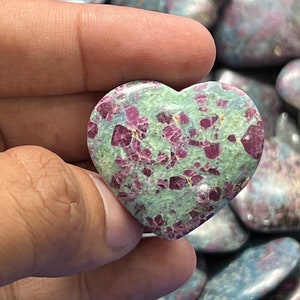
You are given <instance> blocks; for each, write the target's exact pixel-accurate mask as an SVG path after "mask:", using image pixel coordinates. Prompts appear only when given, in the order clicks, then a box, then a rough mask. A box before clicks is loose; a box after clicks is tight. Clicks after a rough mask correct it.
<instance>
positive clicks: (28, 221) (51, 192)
mask: <svg viewBox="0 0 300 300" xmlns="http://www.w3.org/2000/svg"><path fill="white" fill-rule="evenodd" d="M5 154H7V156H8V160H6V163H7V164H9V165H10V167H9V168H10V170H9V171H10V172H9V174H8V178H7V179H6V181H5V182H4V187H5V190H6V194H5V195H4V194H2V196H3V195H4V196H6V197H9V201H10V202H11V204H10V205H11V206H12V207H13V208H14V209H13V210H14V214H15V219H17V220H18V222H19V223H22V224H23V226H24V228H26V238H27V239H29V240H30V243H29V244H30V245H29V244H28V247H29V248H30V249H31V250H30V251H31V253H32V255H31V257H33V258H34V259H33V266H32V269H33V270H34V273H35V274H39V273H40V272H42V271H40V270H39V266H43V267H45V262H41V260H43V259H44V258H45V257H46V258H47V262H46V264H49V265H51V264H52V262H53V259H55V258H57V256H59V257H60V259H61V258H62V257H64V256H67V255H68V256H70V255H72V251H73V253H74V252H75V251H76V248H77V247H78V245H76V240H78V242H79V239H78V238H77V239H76V236H77V237H78V236H80V235H82V232H83V231H84V225H85V223H84V222H85V218H83V216H84V215H83V214H84V213H85V207H84V201H82V199H83V196H82V194H81V192H80V189H79V188H78V184H77V180H76V178H75V176H74V175H73V173H72V171H71V170H70V168H68V167H67V164H65V163H64V162H63V161H62V160H61V159H60V158H59V157H58V156H57V155H56V154H54V153H52V152H50V151H48V150H45V149H43V148H40V147H18V148H14V149H10V150H8V151H6V152H5ZM0 167H1V158H0ZM0 181H1V179H0ZM2 184H3V182H0V186H1V185H2ZM1 198H2V197H1V192H0V201H1ZM3 198H4V197H3ZM3 198H2V199H3ZM6 201H7V200H6ZM66 244H68V245H72V246H68V247H67V250H66V251H64V249H65V247H64V245H66ZM60 246H61V247H60ZM67 252H68V253H67ZM41 253H42V254H43V255H41ZM51 258H52V259H51Z"/></svg>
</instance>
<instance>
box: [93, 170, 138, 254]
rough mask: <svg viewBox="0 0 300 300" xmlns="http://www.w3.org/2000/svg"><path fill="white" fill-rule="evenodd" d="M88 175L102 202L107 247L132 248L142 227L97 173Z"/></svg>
mask: <svg viewBox="0 0 300 300" xmlns="http://www.w3.org/2000/svg"><path fill="white" fill-rule="evenodd" d="M89 173H90V176H91V178H92V179H93V181H94V183H95V185H96V186H97V188H98V190H99V192H100V195H101V198H102V200H103V204H104V209H105V215H106V239H107V245H108V247H109V248H111V249H122V248H134V247H135V246H136V244H137V243H138V242H139V240H140V239H141V236H142V233H143V226H142V225H141V224H140V223H139V222H138V221H137V220H136V219H135V218H134V217H133V216H132V215H131V214H130V213H129V212H128V211H127V210H126V209H125V208H124V207H123V205H122V204H121V203H120V202H119V201H118V200H117V199H116V197H115V196H114V195H113V193H112V192H111V191H110V189H109V188H108V187H107V186H106V184H105V183H104V182H103V181H102V179H101V178H100V176H99V175H98V174H97V173H94V172H89Z"/></svg>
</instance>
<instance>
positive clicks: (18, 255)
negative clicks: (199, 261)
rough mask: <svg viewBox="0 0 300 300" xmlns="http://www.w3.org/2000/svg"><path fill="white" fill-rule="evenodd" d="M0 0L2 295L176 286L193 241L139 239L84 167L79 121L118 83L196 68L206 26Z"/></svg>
mask: <svg viewBox="0 0 300 300" xmlns="http://www.w3.org/2000/svg"><path fill="white" fill-rule="evenodd" d="M0 4H1V10H0V151H2V152H1V153H0V187H1V188H0V208H1V209H0V228H1V229H0V241H1V248H0V286H2V287H1V288H0V299H18V300H19V299H24V300H25V299H30V300H34V299H39V300H42V299H53V300H56V299H72V300H76V299H81V300H82V299H87V300H89V299H155V298H157V297H159V296H162V295H164V294H166V293H169V292H171V291H172V290H174V289H176V288H177V287H179V286H180V285H181V284H183V283H184V281H186V280H187V279H188V277H189V276H190V275H191V273H192V271H193V269H194V267H195V255H194V251H193V249H192V247H191V246H190V245H189V244H188V243H187V242H186V241H184V240H178V241H164V240H161V239H159V238H147V239H141V234H142V231H143V228H142V226H141V225H140V224H139V223H138V222H137V221H136V220H135V219H134V218H133V217H131V216H130V215H129V214H128V213H127V212H126V210H125V209H124V208H123V207H122V206H121V204H119V202H118V201H117V200H116V199H115V197H114V196H113V195H112V194H111V192H110V191H109V189H108V188H107V187H106V186H105V184H104V183H103V182H102V181H101V178H100V177H99V176H98V175H97V174H96V173H93V172H88V171H86V170H85V169H84V168H83V167H87V168H88V166H89V162H88V160H89V155H88V151H87V146H86V124H87V121H88V118H89V114H90V112H91V111H92V109H93V107H94V106H95V104H96V103H97V101H98V99H99V97H101V96H102V95H104V94H105V92H106V91H108V90H110V89H112V88H114V87H116V86H118V85H119V84H122V83H125V82H128V81H131V80H135V79H151V80H157V81H160V82H163V83H165V84H168V85H170V86H172V87H174V88H178V89H181V88H183V87H185V86H188V85H190V84H192V83H194V82H196V81H198V80H199V79H201V78H202V77H203V76H205V74H206V73H207V72H208V71H209V70H210V68H211V67H212V64H213V61H214V57H215V48H214V43H213V41H212V38H211V36H210V35H209V33H208V32H207V31H206V29H204V28H203V27H202V26H201V25H200V24H198V23H196V22H195V21H192V20H187V19H184V18H181V17H175V16H170V15H165V14H159V13H153V12H149V11H141V10H136V9H131V8H122V7H112V6H106V5H105V6H103V5H88V4H87V5H81V4H71V3H63V2H56V1H47V0H45V1H41V0H10V1H5V0H3V1H0ZM25 145H35V146H25ZM17 146H18V147H17ZM95 183H96V185H95ZM99 191H100V193H99ZM178 257H180V259H178ZM53 277H54V278H53Z"/></svg>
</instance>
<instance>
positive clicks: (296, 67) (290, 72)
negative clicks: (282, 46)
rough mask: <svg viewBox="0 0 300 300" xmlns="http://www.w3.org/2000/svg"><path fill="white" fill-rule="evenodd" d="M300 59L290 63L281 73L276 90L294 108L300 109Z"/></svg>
mask: <svg viewBox="0 0 300 300" xmlns="http://www.w3.org/2000/svg"><path fill="white" fill-rule="evenodd" d="M299 82H300V58H299V59H295V60H292V61H290V62H289V63H288V64H286V65H285V66H284V67H283V68H282V69H281V71H280V73H279V75H278V77H277V81H276V90H277V91H278V93H279V95H280V96H281V97H282V98H283V99H284V100H285V101H286V102H287V103H288V104H290V105H291V106H292V107H294V108H296V109H300V85H299Z"/></svg>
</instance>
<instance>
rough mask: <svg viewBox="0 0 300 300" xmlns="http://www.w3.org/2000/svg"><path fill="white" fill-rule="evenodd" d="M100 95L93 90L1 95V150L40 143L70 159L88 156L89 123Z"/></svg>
mask: <svg viewBox="0 0 300 300" xmlns="http://www.w3.org/2000/svg"><path fill="white" fill-rule="evenodd" d="M99 97H101V93H93V92H90V93H80V94H75V95H65V96H49V97H33V98H26V97H23V98H7V99H0V151H4V150H5V149H9V148H12V147H15V146H21V145H38V146H41V147H44V148H47V149H49V150H51V151H53V152H55V153H56V154H58V155H59V156H60V157H62V158H63V159H64V160H65V161H68V162H74V161H76V162H77V161H84V160H87V159H88V158H89V155H88V150H87V146H86V132H87V123H88V119H89V116H90V113H91V111H92V109H93V107H94V106H95V105H96V103H97V102H98V100H99Z"/></svg>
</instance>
